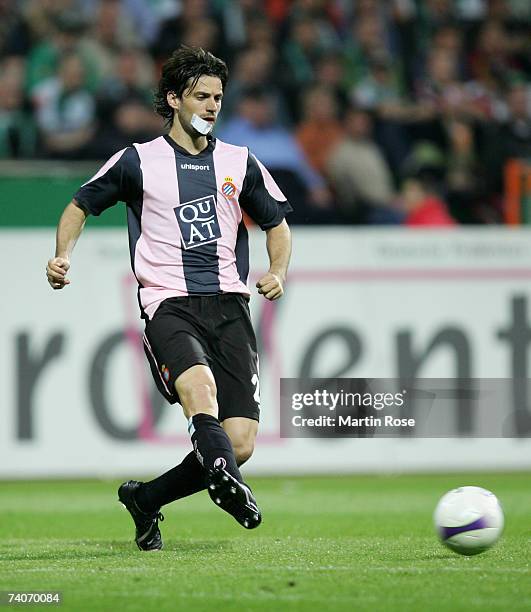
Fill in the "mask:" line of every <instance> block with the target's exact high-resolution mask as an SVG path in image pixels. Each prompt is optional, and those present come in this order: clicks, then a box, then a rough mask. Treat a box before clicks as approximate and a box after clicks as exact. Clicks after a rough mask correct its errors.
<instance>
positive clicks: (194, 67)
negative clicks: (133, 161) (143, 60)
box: [154, 45, 229, 126]
mask: <svg viewBox="0 0 531 612" xmlns="http://www.w3.org/2000/svg"><path fill="white" fill-rule="evenodd" d="M202 75H206V76H214V77H218V78H219V79H220V81H221V84H222V86H223V89H225V84H226V83H227V79H228V76H229V71H228V69H227V64H225V62H224V61H223V60H221V59H219V58H217V57H215V56H214V55H212V53H210V52H209V51H205V50H204V49H201V47H187V46H186V45H181V46H180V47H179V48H178V49H177V50H176V51H174V52H173V53H172V55H171V57H169V58H168V59H167V60H166V61H165V62H164V64H163V66H162V73H161V77H160V80H159V85H158V89H157V91H156V92H155V102H154V108H155V111H156V112H157V113H158V114H159V115H160V116H161V117H164V119H165V120H166V125H168V126H170V125H171V124H172V122H173V108H172V107H171V106H170V105H169V104H168V100H167V95H168V93H169V92H173V93H174V94H175V95H176V96H177V97H178V98H180V97H181V96H182V95H183V93H184V92H185V91H187V90H188V91H190V90H192V89H193V88H194V87H195V86H196V84H197V81H198V80H199V77H201V76H202Z"/></svg>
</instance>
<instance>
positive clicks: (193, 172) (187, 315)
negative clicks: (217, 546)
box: [46, 47, 291, 550]
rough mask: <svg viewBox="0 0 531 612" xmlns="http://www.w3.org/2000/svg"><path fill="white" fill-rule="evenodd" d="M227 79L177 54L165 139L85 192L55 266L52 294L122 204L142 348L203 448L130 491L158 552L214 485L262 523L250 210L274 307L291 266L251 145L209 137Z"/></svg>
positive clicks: (108, 169) (274, 197)
mask: <svg viewBox="0 0 531 612" xmlns="http://www.w3.org/2000/svg"><path fill="white" fill-rule="evenodd" d="M227 77H228V71H227V66H226V65H225V63H224V62H223V61H222V60H220V59H218V58H216V57H214V56H213V55H212V54H211V53H208V52H205V51H204V50H203V49H200V48H188V47H181V48H179V49H178V50H177V51H175V52H174V53H173V55H172V56H171V57H170V58H169V59H168V60H167V61H166V63H165V64H164V66H163V68H162V74H161V78H160V81H159V86H158V91H157V93H156V99H155V108H156V110H157V112H158V113H159V114H160V115H162V117H164V118H165V119H166V120H167V123H168V126H169V127H170V130H169V133H168V134H167V135H165V136H161V137H159V138H155V139H154V140H152V141H150V142H146V143H144V144H136V143H135V144H134V145H133V146H130V147H127V148H125V149H123V150H121V151H119V152H118V153H116V154H115V155H113V156H112V157H111V158H110V159H109V160H108V161H107V162H106V163H105V164H104V165H103V167H102V168H101V169H100V170H99V172H97V173H96V174H95V175H94V176H93V177H92V178H91V179H90V180H89V181H88V182H87V183H85V184H84V185H83V186H82V187H81V188H80V189H79V191H78V192H77V193H76V194H75V196H74V199H73V200H72V201H71V202H70V204H68V206H67V207H66V208H65V210H64V212H63V214H62V216H61V219H60V221H59V224H58V227H57V238H56V250H55V257H54V258H52V259H50V260H49V262H48V265H47V268H46V274H47V278H48V282H49V283H50V285H51V286H52V288H53V289H63V288H64V287H65V286H66V285H68V284H69V283H70V281H69V279H68V278H67V272H68V270H69V268H70V255H71V252H72V250H73V248H74V245H75V243H76V240H77V239H78V237H79V235H80V234H81V231H82V229H83V226H84V223H85V220H86V217H87V216H88V215H89V214H91V215H96V216H97V215H99V214H101V213H102V212H103V211H104V210H105V209H107V208H109V207H110V206H113V205H114V204H116V203H117V202H118V201H123V202H125V203H126V205H127V223H128V229H129V248H130V252H131V264H132V267H133V272H134V274H135V276H136V279H137V281H138V301H139V305H140V310H141V316H142V318H143V319H145V323H146V328H145V333H144V336H143V341H144V349H145V352H146V356H147V358H148V360H149V364H150V366H151V371H152V374H153V377H154V379H155V383H156V385H157V387H158V389H159V391H160V392H161V393H162V394H163V395H164V397H165V398H166V399H167V400H168V401H169V402H170V403H176V402H179V403H180V404H181V405H182V408H183V411H184V415H185V417H186V418H187V420H188V431H189V433H190V436H191V440H192V446H193V451H192V452H190V453H189V454H188V455H187V456H186V457H185V458H184V460H183V461H182V463H180V464H179V465H177V466H176V467H174V468H173V469H171V470H170V471H168V472H166V473H165V474H162V475H161V476H159V477H158V478H155V479H154V480H152V481H150V482H145V483H142V482H138V481H135V480H130V481H128V482H125V483H123V484H122V485H121V486H120V488H119V490H118V497H119V500H120V501H121V502H122V503H123V504H124V506H125V507H126V508H127V510H129V512H130V514H131V516H132V518H133V520H134V523H135V526H136V536H135V541H136V543H137V545H138V547H139V548H140V549H141V550H159V549H161V548H162V538H161V534H160V530H159V525H158V522H159V520H162V519H163V516H162V514H161V513H160V508H161V506H163V505H165V504H168V503H170V502H172V501H174V500H177V499H181V498H183V497H186V496H188V495H191V494H193V493H196V492H197V491H201V490H203V489H205V488H206V489H207V490H208V493H209V495H210V497H211V498H212V500H213V501H214V502H215V503H216V504H217V505H218V506H219V507H221V508H222V509H224V510H225V511H227V512H228V513H230V514H231V515H232V516H234V518H235V519H236V520H237V521H238V522H239V523H240V524H241V525H243V526H244V527H245V528H247V529H253V528H254V527H257V526H258V525H259V524H260V522H261V513H260V510H259V508H258V505H257V503H256V500H255V498H254V496H253V494H252V492H251V490H250V488H249V487H248V486H247V485H246V484H245V483H244V481H243V478H242V475H241V473H240V470H239V466H240V465H241V464H242V463H244V462H245V461H246V460H247V459H249V457H250V456H251V454H252V452H253V449H254V440H255V436H256V433H257V430H258V419H259V413H260V399H259V378H258V356H257V347H256V339H255V336H254V332H253V329H252V325H251V320H250V316H249V306H248V300H249V295H250V293H249V289H248V288H247V285H246V282H247V276H248V271H249V253H248V240H247V230H246V227H245V224H244V221H243V219H242V211H245V212H246V213H247V214H248V215H249V216H250V217H251V219H253V220H254V221H255V222H256V223H257V224H258V225H259V226H260V227H261V228H262V230H265V232H266V236H267V237H266V247H267V252H268V255H269V261H270V266H269V271H268V272H267V274H265V275H264V276H263V277H262V278H260V280H259V281H258V282H257V283H256V286H257V288H258V293H260V294H262V295H263V296H264V297H265V298H266V299H268V300H276V299H278V298H280V297H281V296H282V294H283V283H284V281H285V278H286V272H287V268H288V263H289V258H290V251H291V236H290V231H289V228H288V225H287V223H286V221H285V215H286V213H288V212H289V211H290V210H291V207H290V205H289V204H288V202H287V201H286V198H285V197H284V195H283V194H282V192H281V191H280V189H279V188H278V186H277V185H276V184H275V182H274V180H273V179H272V177H271V175H270V174H269V173H268V171H267V170H266V169H265V168H264V166H263V165H262V164H261V163H260V162H259V161H258V160H257V159H256V158H255V157H254V156H253V155H252V153H250V152H249V150H248V149H247V148H246V147H239V146H234V145H230V144H227V143H224V142H221V141H220V140H217V139H215V138H213V137H212V136H211V131H212V128H213V127H214V124H215V122H216V119H217V117H218V114H219V111H220V108H221V100H222V97H223V90H224V87H225V84H226V82H227Z"/></svg>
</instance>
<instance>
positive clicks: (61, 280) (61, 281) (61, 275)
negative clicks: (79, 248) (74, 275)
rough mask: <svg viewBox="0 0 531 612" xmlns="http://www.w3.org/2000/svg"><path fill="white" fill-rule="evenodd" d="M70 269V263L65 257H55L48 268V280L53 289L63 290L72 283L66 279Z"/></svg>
mask: <svg viewBox="0 0 531 612" xmlns="http://www.w3.org/2000/svg"><path fill="white" fill-rule="evenodd" d="M69 269H70V262H69V261H68V259H65V258H64V257H53V258H52V259H50V260H49V261H48V265H47V266H46V278H47V279H48V282H49V283H50V287H51V288H52V289H63V287H65V286H66V285H69V284H70V281H69V280H68V279H67V278H66V273H67V272H68V270H69Z"/></svg>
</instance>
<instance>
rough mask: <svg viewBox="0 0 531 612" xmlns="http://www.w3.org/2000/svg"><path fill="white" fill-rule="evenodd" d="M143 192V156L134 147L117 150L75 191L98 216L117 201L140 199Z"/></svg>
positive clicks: (82, 206) (82, 205) (76, 196)
mask: <svg viewBox="0 0 531 612" xmlns="http://www.w3.org/2000/svg"><path fill="white" fill-rule="evenodd" d="M141 193H142V172H141V169H140V158H139V156H138V152H137V150H136V149H135V147H127V148H125V149H122V150H121V151H118V153H115V154H114V155H113V156H112V157H111V158H110V159H109V160H108V161H107V162H106V163H105V164H104V165H103V166H102V167H101V168H100V170H98V172H97V173H96V174H95V175H94V176H93V177H92V178H91V179H90V180H89V181H87V182H86V183H85V184H84V185H82V186H81V187H80V188H79V189H78V191H77V192H76V194H75V195H74V200H75V201H76V202H77V203H78V205H79V206H81V208H83V209H85V210H86V211H87V212H89V213H90V214H91V215H95V216H98V215H100V214H101V213H102V212H103V211H104V210H106V209H107V208H110V207H111V206H114V205H115V204H116V203H117V202H131V201H134V200H137V199H138V198H139V197H140V194H141Z"/></svg>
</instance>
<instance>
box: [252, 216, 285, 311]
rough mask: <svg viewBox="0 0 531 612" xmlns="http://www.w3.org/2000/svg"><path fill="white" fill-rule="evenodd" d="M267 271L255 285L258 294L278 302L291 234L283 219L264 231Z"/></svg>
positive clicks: (281, 292)
mask: <svg viewBox="0 0 531 612" xmlns="http://www.w3.org/2000/svg"><path fill="white" fill-rule="evenodd" d="M266 233H267V240H266V247H267V254H268V255H269V271H268V272H267V274H265V275H264V276H262V278H261V279H260V280H259V281H258V282H257V283H256V287H257V288H258V293H261V294H262V295H263V296H264V297H265V298H266V299H268V300H278V299H279V298H281V297H282V295H283V294H284V282H285V280H286V275H287V272H288V265H289V259H290V256H291V232H290V229H289V227H288V224H287V223H286V220H285V219H284V220H283V221H282V223H280V224H279V225H277V226H276V227H272V228H271V229H268V230H267V231H266Z"/></svg>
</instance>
